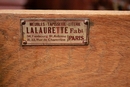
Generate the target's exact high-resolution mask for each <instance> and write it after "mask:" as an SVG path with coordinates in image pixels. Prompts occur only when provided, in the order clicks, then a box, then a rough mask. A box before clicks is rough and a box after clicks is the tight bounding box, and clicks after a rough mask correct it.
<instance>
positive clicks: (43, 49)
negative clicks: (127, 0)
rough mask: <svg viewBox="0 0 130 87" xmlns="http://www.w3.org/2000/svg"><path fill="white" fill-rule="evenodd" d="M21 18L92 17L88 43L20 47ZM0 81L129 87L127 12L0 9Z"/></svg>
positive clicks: (7, 85)
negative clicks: (85, 44)
mask: <svg viewBox="0 0 130 87" xmlns="http://www.w3.org/2000/svg"><path fill="white" fill-rule="evenodd" d="M21 18H90V19H91V21H92V22H94V26H92V27H91V29H90V44H89V45H88V46H25V47H22V46H21V45H20V41H21V32H20V19H21ZM0 87H130V12H127V11H121V12H118V11H100V12H98V11H28V10H24V11H23V10H21V11H17V10H16V11H11V10H8V11H7V10H6V11H4V10H3V11H2V10H1V11H0Z"/></svg>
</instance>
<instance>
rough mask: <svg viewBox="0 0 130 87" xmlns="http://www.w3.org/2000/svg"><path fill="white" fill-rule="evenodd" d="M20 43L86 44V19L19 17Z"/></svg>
mask: <svg viewBox="0 0 130 87" xmlns="http://www.w3.org/2000/svg"><path fill="white" fill-rule="evenodd" d="M21 29H22V45H86V44H88V33H89V32H88V31H89V20H88V19H39V18H36V19H21Z"/></svg>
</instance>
